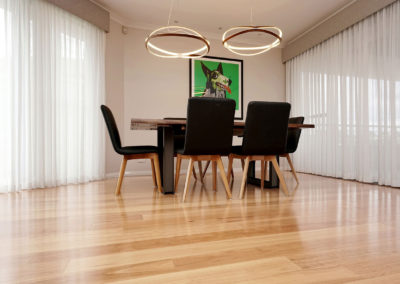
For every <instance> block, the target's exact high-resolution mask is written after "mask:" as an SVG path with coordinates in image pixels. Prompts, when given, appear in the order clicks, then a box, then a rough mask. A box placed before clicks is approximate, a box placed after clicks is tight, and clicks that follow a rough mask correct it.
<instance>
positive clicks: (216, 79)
mask: <svg viewBox="0 0 400 284" xmlns="http://www.w3.org/2000/svg"><path fill="white" fill-rule="evenodd" d="M201 68H202V69H203V73H204V75H205V76H206V78H207V83H206V88H205V89H204V93H203V97H214V98H226V91H228V93H230V94H231V89H230V88H229V86H230V84H231V83H232V81H231V79H229V78H228V77H226V76H224V72H223V70H222V63H220V64H219V65H218V67H217V69H216V70H210V69H208V68H207V66H206V65H204V63H203V62H201Z"/></svg>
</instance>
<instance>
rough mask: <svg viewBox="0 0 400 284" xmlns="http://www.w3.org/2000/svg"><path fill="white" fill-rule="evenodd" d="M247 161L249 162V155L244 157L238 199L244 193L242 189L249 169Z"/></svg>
mask: <svg viewBox="0 0 400 284" xmlns="http://www.w3.org/2000/svg"><path fill="white" fill-rule="evenodd" d="M249 163H250V157H246V160H245V162H244V167H243V177H242V185H241V187H240V199H242V198H243V195H244V189H245V187H246V181H247V172H248V170H249Z"/></svg>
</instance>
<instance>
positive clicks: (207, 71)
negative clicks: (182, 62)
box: [189, 56, 243, 120]
mask: <svg viewBox="0 0 400 284" xmlns="http://www.w3.org/2000/svg"><path fill="white" fill-rule="evenodd" d="M189 97H217V98H228V99H233V100H235V102H236V109H235V119H236V120H242V119H243V60H240V59H230V58H223V57H213V56H204V57H201V58H195V59H193V58H192V59H190V60H189Z"/></svg>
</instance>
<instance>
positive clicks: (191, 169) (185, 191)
mask: <svg viewBox="0 0 400 284" xmlns="http://www.w3.org/2000/svg"><path fill="white" fill-rule="evenodd" d="M193 166H194V162H193V159H192V158H190V161H189V166H188V171H187V174H186V182H185V190H184V191H183V197H182V202H185V199H186V194H187V191H188V188H189V184H190V176H191V175H192V171H193Z"/></svg>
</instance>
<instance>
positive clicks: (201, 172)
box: [197, 161, 204, 183]
mask: <svg viewBox="0 0 400 284" xmlns="http://www.w3.org/2000/svg"><path fill="white" fill-rule="evenodd" d="M197 165H198V166H199V175H200V181H201V183H204V180H203V169H202V167H203V165H202V164H201V161H197Z"/></svg>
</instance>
